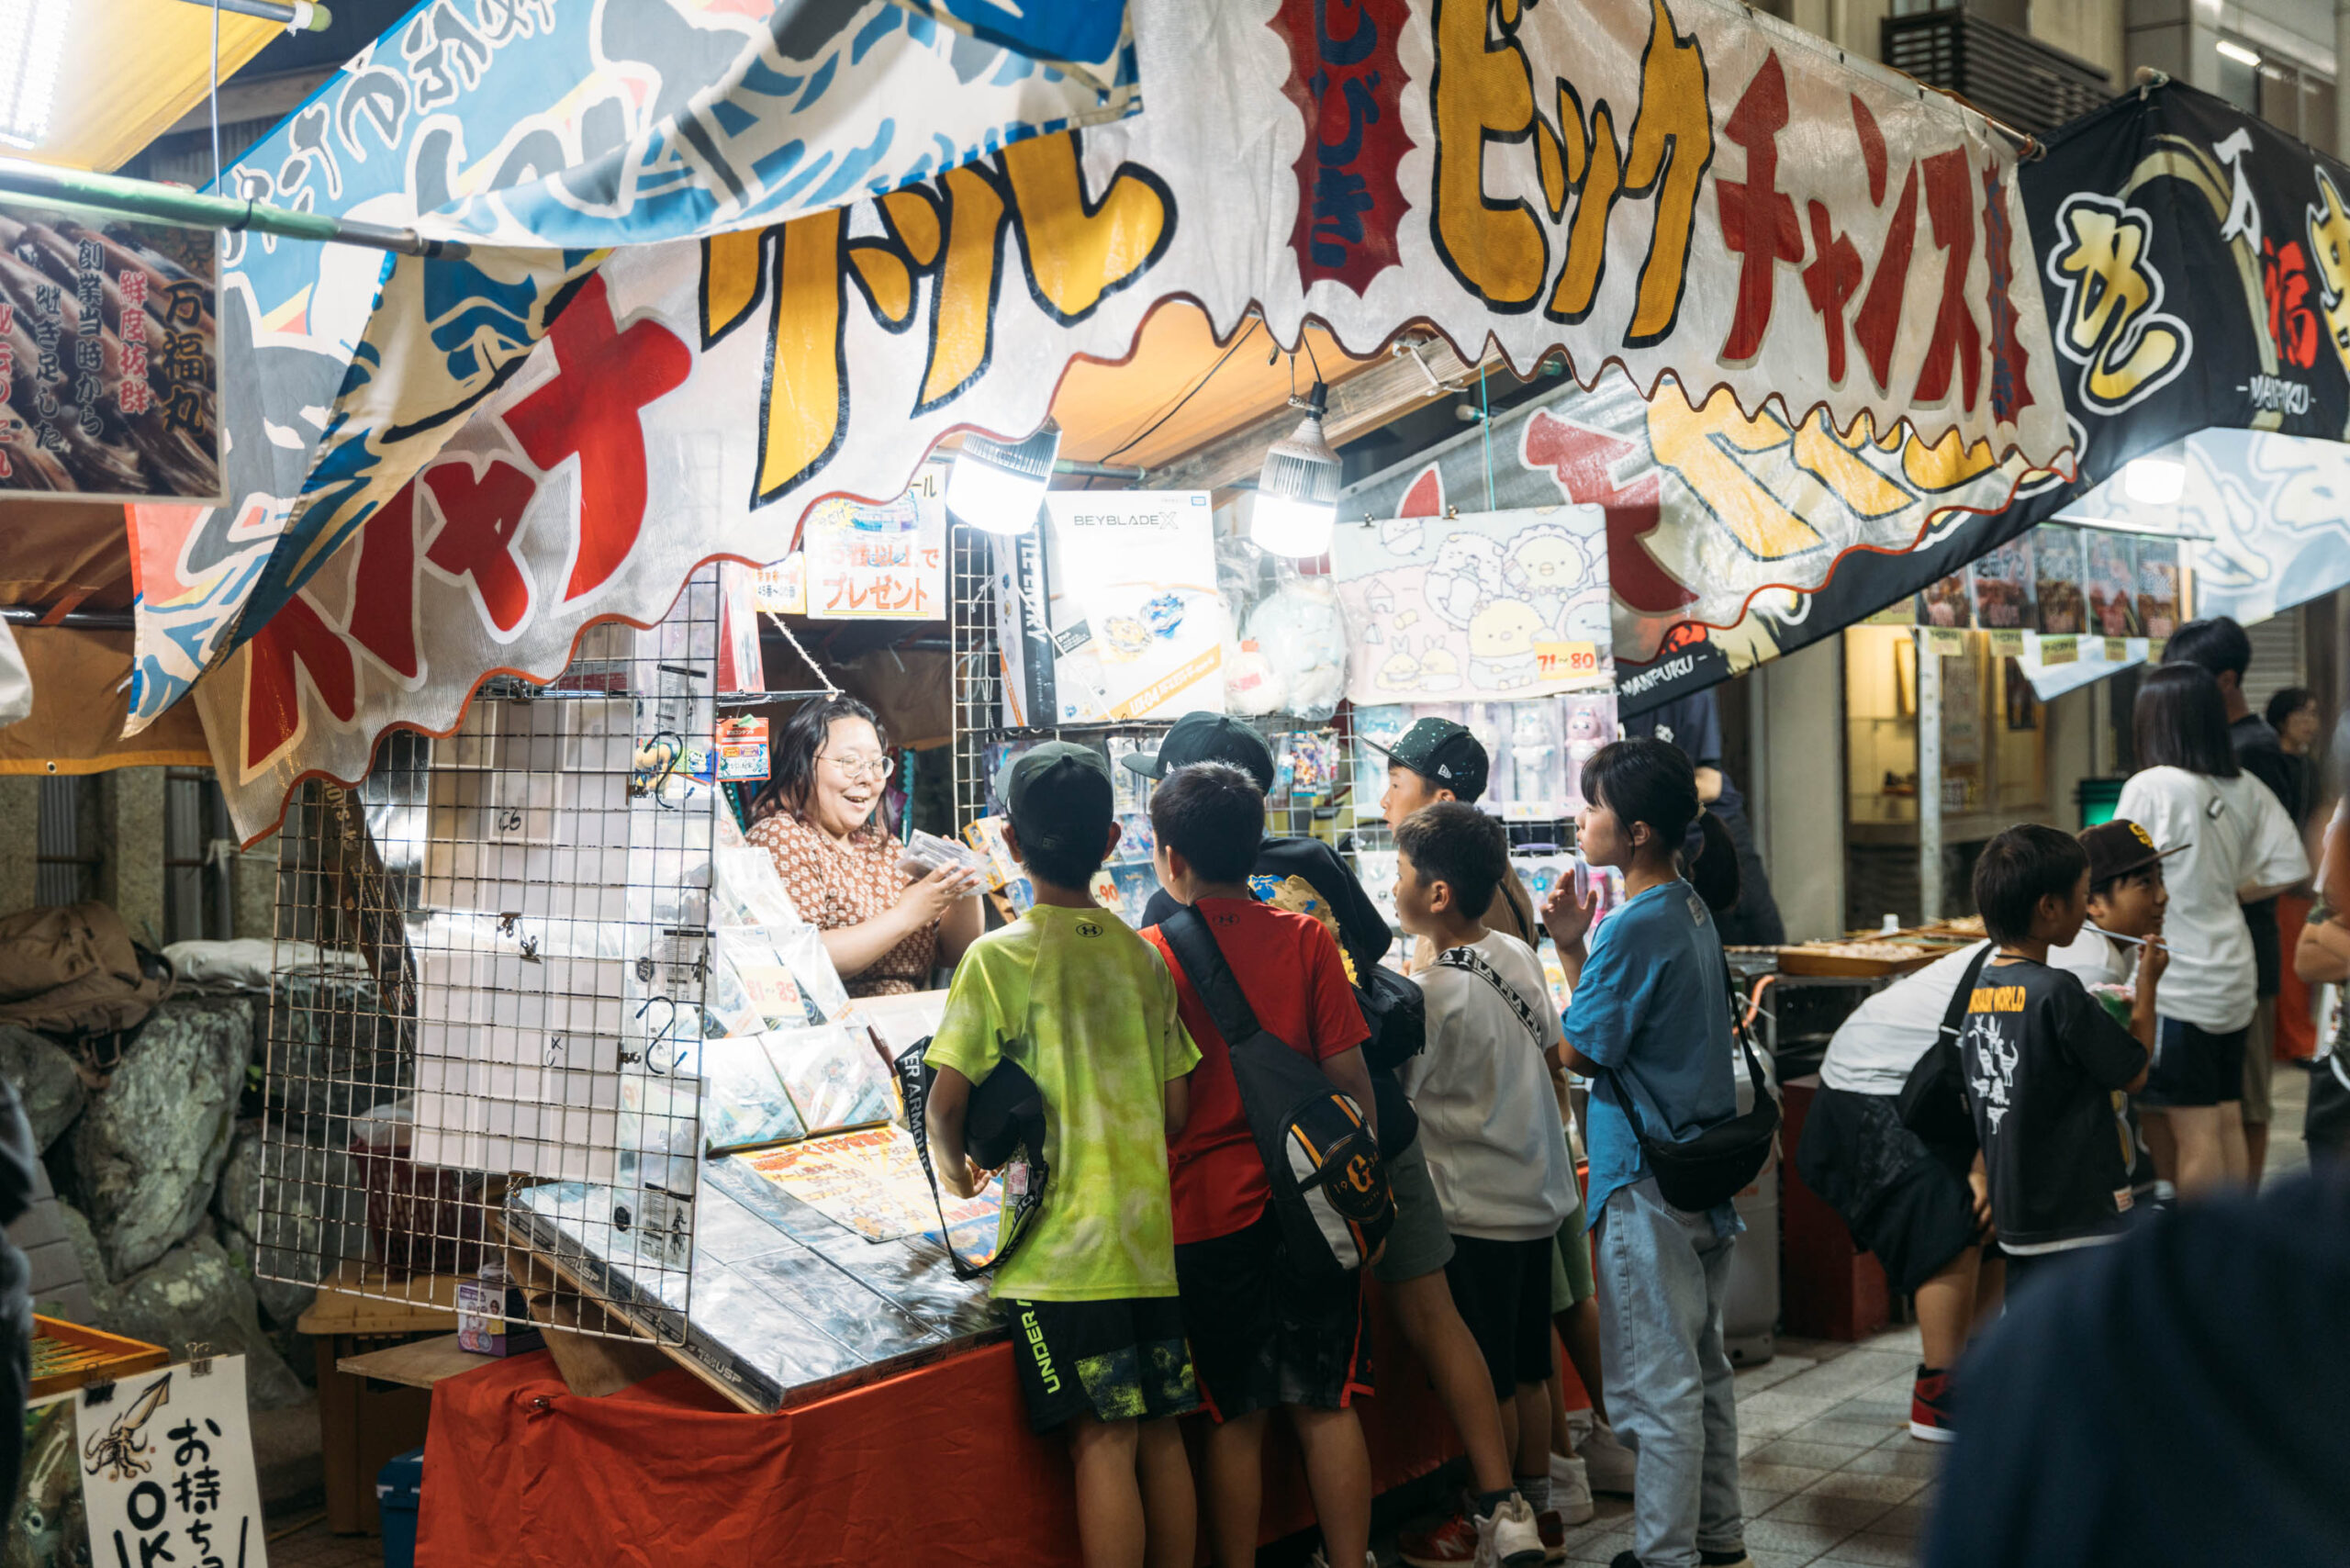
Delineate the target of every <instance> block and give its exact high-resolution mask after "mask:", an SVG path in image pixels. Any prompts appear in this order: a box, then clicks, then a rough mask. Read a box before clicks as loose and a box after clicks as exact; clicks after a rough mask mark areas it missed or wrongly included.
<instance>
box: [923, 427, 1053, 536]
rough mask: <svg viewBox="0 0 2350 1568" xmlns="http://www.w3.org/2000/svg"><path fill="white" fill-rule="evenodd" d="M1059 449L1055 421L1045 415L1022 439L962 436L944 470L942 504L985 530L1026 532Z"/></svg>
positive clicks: (1033, 522)
mask: <svg viewBox="0 0 2350 1568" xmlns="http://www.w3.org/2000/svg"><path fill="white" fill-rule="evenodd" d="M1060 449H1061V427H1060V426H1058V425H1057V424H1055V423H1054V422H1053V421H1052V420H1046V421H1045V424H1044V428H1043V429H1041V430H1039V431H1037V432H1036V433H1035V435H1032V436H1030V437H1029V438H1028V439H1027V440H1026V441H1018V442H1001V441H990V440H989V439H988V438H987V437H985V436H982V435H967V436H965V437H964V438H963V450H962V451H960V452H958V453H957V454H955V465H954V466H953V467H952V468H950V469H948V470H947V472H946V510H948V511H950V512H952V513H953V514H954V515H955V516H956V517H957V518H959V519H961V520H962V521H965V522H968V523H969V524H970V525H971V526H972V527H973V528H977V529H980V530H983V531H985V532H989V533H1025V532H1028V531H1029V530H1030V529H1032V528H1034V527H1035V526H1036V509H1037V508H1038V507H1041V506H1043V505H1044V504H1045V490H1046V487H1048V486H1050V485H1051V483H1052V480H1053V459H1054V457H1055V456H1056V455H1057V454H1059V452H1060Z"/></svg>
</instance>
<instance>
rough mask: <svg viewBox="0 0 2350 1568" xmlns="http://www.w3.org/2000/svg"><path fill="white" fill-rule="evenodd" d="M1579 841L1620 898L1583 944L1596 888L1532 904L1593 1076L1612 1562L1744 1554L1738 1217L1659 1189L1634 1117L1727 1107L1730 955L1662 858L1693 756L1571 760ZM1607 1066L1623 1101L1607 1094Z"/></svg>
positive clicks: (1675, 751) (1693, 791) (1679, 813)
mask: <svg viewBox="0 0 2350 1568" xmlns="http://www.w3.org/2000/svg"><path fill="white" fill-rule="evenodd" d="M1583 799H1584V800H1585V801H1588V802H1589V803H1588V804H1587V805H1585V806H1584V807H1583V813H1582V815H1581V816H1580V817H1578V818H1577V819H1576V823H1575V841H1576V844H1577V846H1579V847H1580V848H1581V850H1582V852H1583V858H1584V859H1586V860H1588V861H1590V862H1591V863H1592V864H1593V865H1595V866H1615V867H1617V868H1621V869H1622V871H1623V873H1624V891H1625V894H1626V899H1625V902H1624V905H1623V907H1622V908H1620V909H1618V910H1617V912H1616V913H1614V914H1612V915H1610V916H1609V917H1608V919H1607V924H1606V925H1605V926H1603V927H1602V928H1601V929H1600V932H1599V935H1598V938H1597V940H1596V941H1595V942H1594V943H1593V944H1592V946H1591V947H1590V950H1589V952H1588V953H1586V952H1585V950H1584V946H1583V938H1584V935H1586V934H1587V933H1588V932H1589V931H1590V929H1591V924H1592V917H1593V915H1594V914H1595V912H1596V908H1597V904H1596V900H1595V899H1594V900H1592V901H1590V902H1585V901H1584V900H1582V899H1579V898H1577V896H1576V895H1575V893H1574V890H1573V884H1572V882H1571V881H1562V882H1561V883H1560V884H1559V887H1558V889H1557V890H1555V891H1554V892H1553V893H1552V894H1551V896H1550V902H1548V903H1547V904H1546V905H1545V906H1544V908H1543V911H1542V914H1543V919H1544V922H1545V923H1546V924H1548V925H1549V927H1550V935H1551V937H1552V939H1553V940H1554V941H1555V942H1556V943H1557V945H1558V951H1559V962H1560V965H1561V968H1563V969H1565V970H1566V974H1567V980H1568V983H1569V984H1570V985H1571V986H1572V988H1573V995H1572V999H1571V1000H1570V1002H1569V1003H1568V1006H1567V1015H1566V1020H1565V1032H1566V1044H1565V1046H1564V1047H1557V1049H1558V1050H1559V1055H1560V1058H1561V1060H1562V1061H1563V1062H1564V1064H1565V1065H1566V1066H1568V1067H1570V1068H1572V1069H1573V1070H1575V1071H1577V1072H1579V1073H1582V1074H1583V1076H1585V1077H1586V1078H1589V1079H1591V1080H1592V1081H1593V1086H1592V1093H1591V1115H1590V1126H1589V1135H1590V1139H1591V1184H1590V1193H1589V1196H1588V1199H1587V1207H1588V1210H1589V1213H1590V1215H1591V1223H1592V1228H1593V1229H1594V1230H1595V1232H1596V1233H1597V1237H1598V1264H1599V1270H1598V1272H1599V1308H1600V1334H1601V1338H1602V1341H1603V1343H1604V1344H1605V1345H1606V1356H1607V1413H1608V1415H1609V1416H1610V1417H1612V1418H1613V1420H1614V1423H1615V1427H1616V1430H1617V1433H1618V1434H1619V1435H1620V1436H1621V1437H1623V1439H1625V1440H1626V1441H1627V1442H1628V1444H1630V1445H1631V1446H1632V1448H1633V1449H1634V1450H1637V1453H1638V1456H1639V1458H1638V1469H1637V1471H1636V1472H1635V1477H1634V1482H1633V1488H1632V1497H1633V1512H1632V1540H1633V1546H1634V1550H1633V1551H1627V1552H1622V1553H1619V1554H1618V1555H1617V1558H1616V1561H1615V1563H1614V1568H1692V1565H1693V1564H1697V1563H1709V1564H1710V1563H1721V1564H1742V1563H1745V1562H1747V1561H1748V1559H1747V1556H1746V1547H1745V1533H1746V1531H1745V1521H1744V1518H1743V1517H1742V1512H1741V1505H1740V1496H1739V1490H1738V1411H1737V1406H1736V1402H1735V1399H1734V1397H1733V1394H1732V1388H1731V1381H1730V1365H1729V1352H1728V1351H1727V1350H1725V1349H1724V1348H1723V1345H1722V1300H1723V1297H1724V1295H1725V1294H1726V1293H1727V1292H1728V1289H1729V1262H1730V1249H1731V1247H1732V1246H1733V1245H1734V1244H1735V1242H1736V1239H1737V1237H1738V1234H1739V1232H1740V1231H1741V1230H1742V1229H1744V1228H1745V1227H1744V1226H1743V1225H1742V1224H1741V1223H1740V1220H1739V1217H1738V1214H1737V1211H1736V1210H1735V1209H1733V1208H1732V1207H1731V1205H1730V1204H1718V1205H1717V1206H1716V1207H1715V1208H1714V1209H1713V1210H1712V1211H1710V1212H1709V1213H1707V1214H1685V1213H1684V1212H1682V1211H1681V1210H1679V1209H1676V1208H1673V1206H1672V1205H1670V1204H1667V1203H1666V1202H1665V1201H1664V1198H1663V1195H1662V1193H1659V1192H1658V1190H1657V1184H1656V1178H1655V1176H1654V1175H1653V1174H1652V1173H1651V1171H1650V1170H1648V1169H1647V1166H1646V1164H1645V1162H1644V1161H1643V1159H1642V1157H1641V1152H1640V1142H1639V1136H1638V1135H1637V1134H1636V1133H1635V1132H1634V1130H1633V1123H1632V1120H1631V1118H1632V1117H1634V1116H1637V1117H1638V1118H1639V1126H1640V1127H1641V1128H1642V1129H1644V1130H1645V1131H1646V1132H1647V1133H1648V1134H1649V1136H1650V1137H1655V1138H1662V1139H1666V1140H1669V1141H1672V1142H1676V1143H1677V1142H1681V1141H1684V1140H1685V1139H1688V1138H1691V1137H1696V1136H1697V1135H1698V1134H1699V1133H1701V1132H1704V1131H1705V1130H1707V1128H1709V1127H1712V1126H1717V1125H1718V1124H1720V1123H1722V1122H1724V1121H1727V1120H1729V1118H1730V1117H1731V1116H1732V1115H1734V1114H1737V1110H1738V1092H1737V1084H1736V1080H1735V1078H1734V1077H1733V1074H1732V1069H1731V1062H1732V1060H1733V1058H1734V1057H1735V1054H1736V1051H1737V1043H1736V1041H1735V1039H1734V1038H1733V1036H1732V1035H1731V1031H1730V1018H1729V997H1728V991H1729V987H1728V981H1727V978H1726V975H1725V963H1726V960H1725V959H1724V958H1723V956H1722V947H1721V941H1720V938H1719V936H1718V935H1717V934H1716V932H1715V930H1714V925H1713V920H1712V917H1711V916H1710V915H1709V914H1708V913H1707V910H1706V904H1705V901H1704V900H1703V899H1701V898H1699V897H1698V896H1697V892H1696V890H1695V889H1694V888H1692V887H1691V886H1690V885H1689V884H1688V883H1687V882H1685V881H1684V880H1683V879H1682V878H1681V873H1680V868H1679V866H1678V863H1677V861H1676V859H1675V856H1676V854H1677V852H1678V850H1679V849H1680V846H1681V844H1682V840H1683V836H1684V834H1686V832H1687V831H1688V828H1689V824H1690V823H1693V822H1695V820H1696V817H1697V810H1698V806H1697V778H1696V770H1695V767H1693V766H1692V765H1691V763H1690V761H1689V758H1688V757H1687V756H1685V755H1684V754H1683V753H1682V752H1681V750H1680V749H1679V748H1678V747H1676V746H1673V745H1670V744H1668V743H1666V742H1663V741H1659V740H1652V739H1647V740H1628V741H1618V742H1617V743H1616V744H1615V745H1610V746H1606V747H1603V748H1602V749H1601V750H1600V751H1599V752H1598V753H1597V754H1596V755H1595V756H1593V757H1592V759H1591V760H1590V761H1589V762H1587V763H1585V764H1584V765H1583ZM1602 1069H1613V1070H1614V1072H1615V1073H1616V1074H1617V1075H1620V1077H1621V1079H1622V1081H1623V1082H1624V1084H1625V1085H1626V1087H1627V1088H1628V1091H1629V1092H1630V1094H1631V1098H1632V1101H1633V1103H1632V1104H1631V1105H1630V1106H1626V1105H1624V1104H1623V1103H1620V1102H1619V1101H1618V1100H1617V1091H1616V1087H1615V1082H1614V1081H1613V1080H1612V1079H1611V1078H1610V1077H1609V1076H1607V1075H1605V1074H1603V1073H1602V1071H1601V1070H1602Z"/></svg>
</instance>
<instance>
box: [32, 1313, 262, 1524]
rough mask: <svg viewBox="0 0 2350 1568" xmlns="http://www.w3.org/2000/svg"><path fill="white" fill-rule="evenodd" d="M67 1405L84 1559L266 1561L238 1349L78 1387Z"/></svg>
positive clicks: (241, 1362)
mask: <svg viewBox="0 0 2350 1568" xmlns="http://www.w3.org/2000/svg"><path fill="white" fill-rule="evenodd" d="M75 1415H76V1419H75V1426H74V1438H75V1442H76V1447H77V1449H78V1450H79V1452H80V1456H81V1457H80V1463H81V1468H82V1496H83V1501H84V1506H86V1507H87V1509H88V1514H89V1522H90V1559H89V1560H90V1561H91V1562H95V1563H102V1564H106V1565H108V1568H113V1565H115V1564H120V1563H132V1564H139V1565H140V1568H145V1565H147V1564H152V1563H160V1562H170V1563H173V1564H176V1565H177V1568H266V1564H267V1563H268V1562H269V1549H268V1546H267V1544H266V1542H265V1540H264V1538H263V1527H262V1513H261V1487H260V1485H259V1484H258V1483H257V1482H256V1480H255V1477H254V1473H253V1445H252V1430H251V1428H250V1427H249V1426H248V1425H247V1418H246V1414H245V1359H244V1358H243V1357H242V1356H222V1357H219V1358H218V1359H217V1360H214V1361H192V1362H189V1363H187V1364H186V1365H184V1366H175V1367H170V1368H166V1369H165V1370H163V1371H162V1372H142V1373H140V1374H138V1375H137V1376H134V1377H128V1378H125V1379H123V1380H122V1381H121V1382H119V1383H110V1384H99V1385H94V1386H92V1387H90V1388H85V1389H84V1390H83V1391H82V1394H81V1396H80V1398H79V1399H78V1400H77V1401H76V1402H75Z"/></svg>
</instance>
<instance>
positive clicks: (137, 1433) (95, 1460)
mask: <svg viewBox="0 0 2350 1568" xmlns="http://www.w3.org/2000/svg"><path fill="white" fill-rule="evenodd" d="M171 1400H172V1374H171V1373H169V1372H165V1373H164V1374H163V1375H162V1376H161V1377H159V1378H157V1379H156V1380H155V1381H154V1382H152V1383H149V1384H148V1385H147V1386H146V1387H145V1388H144V1389H142V1390H140V1394H139V1397H138V1398H136V1399H134V1400H132V1401H131V1402H130V1405H129V1408H128V1409H126V1410H124V1411H123V1412H122V1413H121V1414H120V1415H118V1416H117V1417H115V1418H114V1419H113V1420H112V1421H109V1422H107V1423H106V1430H105V1431H103V1432H100V1433H98V1434H96V1435H95V1437H93V1438H91V1439H90V1440H89V1442H88V1443H86V1444H85V1445H84V1447H83V1450H82V1458H83V1459H84V1465H83V1469H84V1471H85V1472H86V1473H89V1474H91V1475H96V1474H97V1473H99V1472H100V1471H104V1472H105V1473H106V1474H105V1477H104V1478H105V1479H106V1480H108V1481H128V1480H129V1479H130V1478H131V1477H132V1476H134V1475H144V1474H146V1473H148V1472H149V1471H151V1470H152V1469H154V1468H155V1467H154V1465H152V1464H151V1463H150V1462H148V1461H147V1460H146V1459H144V1458H142V1457H141V1456H142V1455H144V1454H147V1453H150V1452H151V1451H152V1450H151V1449H150V1448H149V1447H148V1446H147V1423H148V1421H149V1420H150V1419H151V1417H153V1416H154V1414H155V1412H156V1411H157V1410H159V1409H161V1408H162V1406H166V1405H168V1404H170V1403H171Z"/></svg>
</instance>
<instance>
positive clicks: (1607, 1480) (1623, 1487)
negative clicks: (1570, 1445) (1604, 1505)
mask: <svg viewBox="0 0 2350 1568" xmlns="http://www.w3.org/2000/svg"><path fill="white" fill-rule="evenodd" d="M1575 1451H1576V1452H1577V1453H1579V1454H1581V1455H1582V1456H1583V1463H1584V1464H1585V1465H1586V1466H1587V1467H1588V1468H1589V1471H1590V1474H1591V1489H1592V1490H1593V1491H1595V1492H1607V1493H1612V1494H1614V1495H1617V1496H1619V1497H1628V1496H1630V1495H1632V1471H1633V1469H1634V1465H1635V1461H1634V1458H1633V1454H1632V1450H1630V1449H1628V1448H1626V1447H1625V1446H1624V1444H1623V1442H1622V1441H1621V1440H1620V1439H1617V1436H1616V1430H1615V1428H1612V1427H1610V1426H1608V1425H1606V1423H1605V1422H1600V1421H1595V1422H1593V1423H1592V1427H1591V1436H1589V1437H1587V1438H1585V1439H1582V1440H1581V1441H1580V1442H1578V1443H1576V1444H1575Z"/></svg>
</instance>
